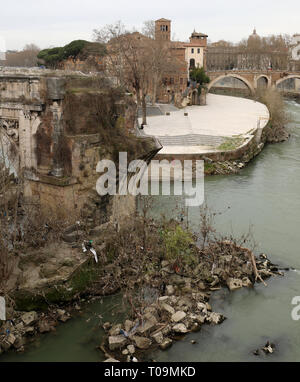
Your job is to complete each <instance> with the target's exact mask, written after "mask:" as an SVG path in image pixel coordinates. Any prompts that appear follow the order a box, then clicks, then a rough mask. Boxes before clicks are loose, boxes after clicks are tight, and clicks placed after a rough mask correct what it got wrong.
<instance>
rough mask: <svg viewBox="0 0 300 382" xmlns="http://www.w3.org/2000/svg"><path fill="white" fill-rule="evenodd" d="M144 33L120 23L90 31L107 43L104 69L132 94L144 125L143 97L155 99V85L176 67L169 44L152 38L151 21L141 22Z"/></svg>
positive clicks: (144, 98)
mask: <svg viewBox="0 0 300 382" xmlns="http://www.w3.org/2000/svg"><path fill="white" fill-rule="evenodd" d="M144 32H145V34H146V35H144V34H142V33H139V32H137V31H128V30H126V28H125V27H124V25H123V24H122V23H121V22H118V23H116V24H114V25H108V26H106V27H104V28H102V29H100V30H95V31H94V36H95V40H96V41H99V42H104V43H106V44H107V56H106V71H107V73H108V75H110V76H111V77H114V78H116V79H117V82H118V84H119V85H120V86H122V87H124V88H125V89H127V90H129V91H133V92H134V93H135V95H136V99H137V103H138V105H139V106H140V107H141V108H142V113H143V123H144V124H146V99H147V96H148V95H152V100H153V102H155V100H156V92H157V87H158V85H159V84H160V83H161V82H162V78H163V76H164V75H165V74H166V73H167V72H170V71H173V72H174V71H175V70H177V69H178V70H179V67H180V65H179V63H178V62H177V61H178V60H177V59H176V58H174V57H172V50H171V49H172V48H171V45H170V43H167V42H164V43H163V42H162V41H160V40H155V39H154V38H153V36H154V30H153V22H151V21H148V22H146V23H145V26H144Z"/></svg>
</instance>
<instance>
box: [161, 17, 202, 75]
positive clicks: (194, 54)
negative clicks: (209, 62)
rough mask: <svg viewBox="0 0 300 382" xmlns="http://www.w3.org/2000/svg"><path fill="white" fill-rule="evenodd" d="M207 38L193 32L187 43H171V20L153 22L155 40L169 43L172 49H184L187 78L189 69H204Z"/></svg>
mask: <svg viewBox="0 0 300 382" xmlns="http://www.w3.org/2000/svg"><path fill="white" fill-rule="evenodd" d="M207 37H208V36H207V35H206V34H203V33H197V32H196V31H195V30H194V32H193V33H192V34H191V36H190V39H189V40H190V41H189V42H172V41H171V20H168V19H164V18H162V19H159V20H156V21H155V39H162V40H165V41H169V42H171V43H172V44H173V45H174V48H175V47H176V49H184V51H185V52H184V57H185V61H186V72H187V76H188V71H189V69H192V68H195V67H200V68H201V67H204V68H205V69H206V49H207Z"/></svg>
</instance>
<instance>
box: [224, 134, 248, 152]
mask: <svg viewBox="0 0 300 382" xmlns="http://www.w3.org/2000/svg"><path fill="white" fill-rule="evenodd" d="M244 141H245V139H244V138H242V137H230V138H226V139H225V140H224V142H223V143H221V144H220V146H218V147H217V149H218V150H220V151H231V150H235V149H237V148H238V147H240V146H241V145H242V144H243V143H244Z"/></svg>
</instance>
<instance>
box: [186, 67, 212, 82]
mask: <svg viewBox="0 0 300 382" xmlns="http://www.w3.org/2000/svg"><path fill="white" fill-rule="evenodd" d="M190 78H191V79H192V80H193V81H196V82H197V84H200V85H204V84H208V83H209V82H210V78H209V77H208V76H207V75H206V73H205V70H204V68H194V69H192V70H191V71H190Z"/></svg>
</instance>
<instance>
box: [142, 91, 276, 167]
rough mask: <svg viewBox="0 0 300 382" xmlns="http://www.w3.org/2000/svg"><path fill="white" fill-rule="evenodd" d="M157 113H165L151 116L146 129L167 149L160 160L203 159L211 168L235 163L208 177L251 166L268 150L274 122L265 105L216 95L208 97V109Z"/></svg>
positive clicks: (164, 108) (162, 110)
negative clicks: (268, 133)
mask: <svg viewBox="0 0 300 382" xmlns="http://www.w3.org/2000/svg"><path fill="white" fill-rule="evenodd" d="M157 109H158V110H160V111H161V113H160V114H159V113H157V114H156V115H152V116H149V117H148V125H147V126H145V128H144V130H145V133H146V134H149V135H150V134H151V135H154V136H156V137H157V138H158V139H159V140H160V142H161V144H162V145H163V149H162V150H161V151H160V152H159V153H158V155H157V157H156V159H159V160H162V159H167V160H169V161H170V160H175V159H179V160H185V159H189V160H196V159H198V160H201V159H203V160H205V161H206V163H207V165H208V166H209V167H212V166H211V164H212V163H218V162H222V163H225V162H232V163H229V164H228V166H227V165H226V166H225V167H226V168H224V169H219V170H218V171H217V172H214V171H208V172H207V173H227V172H233V171H234V170H235V169H238V168H241V167H243V166H244V165H245V163H247V162H249V161H250V160H251V159H252V158H253V157H254V156H255V155H257V154H258V153H259V152H260V151H261V150H262V148H263V146H264V142H265V132H264V130H265V127H266V126H267V124H268V122H269V118H270V115H269V111H268V109H267V107H266V106H265V105H263V104H262V103H259V102H255V101H253V100H250V99H244V98H237V97H228V96H220V95H215V94H208V97H207V105H206V106H201V107H199V106H190V107H187V108H185V109H183V110H178V109H177V110H174V107H172V110H171V111H170V112H168V113H167V112H166V106H165V105H164V106H163V107H161V105H158V107H157ZM168 114H169V115H168ZM235 162H236V163H235ZM227 170H228V171H227Z"/></svg>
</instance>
